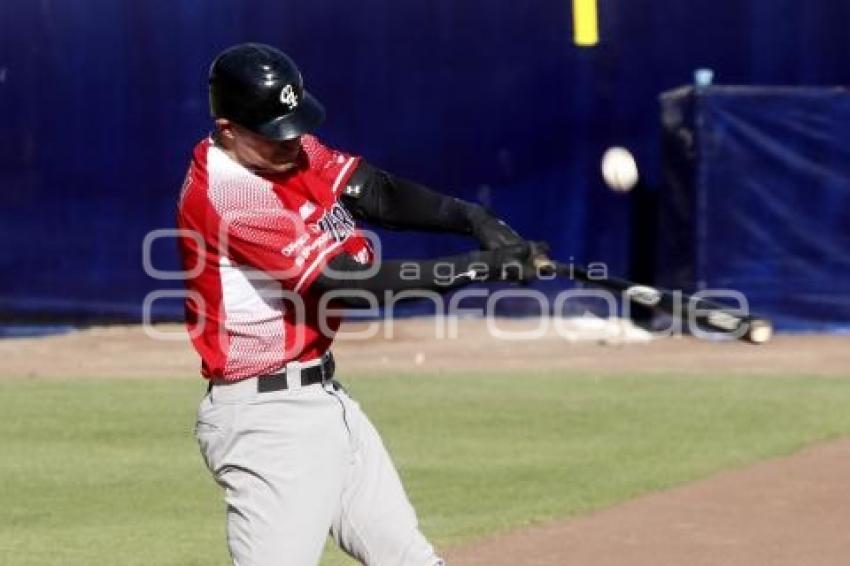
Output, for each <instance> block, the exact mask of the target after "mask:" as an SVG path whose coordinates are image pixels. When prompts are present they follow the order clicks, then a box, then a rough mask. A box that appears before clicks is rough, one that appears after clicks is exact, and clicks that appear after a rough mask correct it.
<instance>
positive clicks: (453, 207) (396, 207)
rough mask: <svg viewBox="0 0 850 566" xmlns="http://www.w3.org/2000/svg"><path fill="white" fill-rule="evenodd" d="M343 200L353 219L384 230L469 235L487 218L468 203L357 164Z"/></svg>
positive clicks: (368, 165)
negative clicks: (354, 217) (477, 224)
mask: <svg viewBox="0 0 850 566" xmlns="http://www.w3.org/2000/svg"><path fill="white" fill-rule="evenodd" d="M343 200H344V202H345V204H346V207H347V208H348V209H349V210H350V211H351V212H352V214H354V215H355V216H356V217H357V218H360V219H362V220H366V221H368V222H371V223H373V224H377V225H379V226H382V227H385V228H393V229H404V228H406V229H413V230H423V231H441V232H454V233H458V234H473V232H474V228H475V225H476V223H477V222H479V221H480V220H481V219H483V218H484V217H485V216H487V215H488V213H487V212H486V210H485V209H484V208H483V207H482V206H480V205H477V204H473V203H469V202H466V201H463V200H460V199H457V198H454V197H450V196H448V195H444V194H441V193H439V192H437V191H434V190H432V189H429V188H428V187H426V186H424V185H421V184H419V183H416V182H413V181H409V180H407V179H402V178H400V177H397V176H395V175H392V174H391V173H388V172H386V171H383V170H381V169H378V168H377V167H374V166H372V165H370V164H368V163H366V162H361V163H360V165H359V167H358V169H357V171H355V173H354V175H352V177H351V180H350V181H349V183H348V186H347V187H346V189H345V192H344V196H343Z"/></svg>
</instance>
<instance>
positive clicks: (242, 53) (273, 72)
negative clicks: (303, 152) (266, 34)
mask: <svg viewBox="0 0 850 566" xmlns="http://www.w3.org/2000/svg"><path fill="white" fill-rule="evenodd" d="M209 81H210V112H212V115H213V117H215V118H227V119H228V120H231V121H233V122H235V123H237V124H239V125H240V126H244V127H246V128H248V129H249V130H251V131H253V132H256V133H258V134H260V135H261V136H265V137H267V138H271V139H275V140H289V139H293V138H297V137H298V136H300V135H301V134H304V133H306V132H309V131H311V130H313V129H314V128H316V127H317V126H318V125H319V124H321V123H322V121H323V120H324V119H325V109H324V107H322V105H321V103H320V102H319V101H318V100H316V99H315V98H313V96H311V95H310V94H309V93H308V92H307V91H305V90H304V80H303V79H302V78H301V72H300V71H299V70H298V67H296V66H295V63H294V62H293V61H292V59H290V58H289V57H288V56H287V55H286V54H285V53H283V52H282V51H280V50H279V49H275V48H274V47H271V46H269V45H263V44H260V43H243V44H241V45H235V46H233V47H230V48H228V49H226V50H224V51H223V52H221V54H219V56H218V57H216V58H215V61H213V64H212V66H211V67H210V77H209Z"/></svg>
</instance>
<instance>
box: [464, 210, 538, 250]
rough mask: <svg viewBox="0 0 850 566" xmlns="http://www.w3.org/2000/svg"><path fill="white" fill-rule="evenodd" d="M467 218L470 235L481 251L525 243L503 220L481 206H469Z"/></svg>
mask: <svg viewBox="0 0 850 566" xmlns="http://www.w3.org/2000/svg"><path fill="white" fill-rule="evenodd" d="M467 218H468V219H469V224H470V226H471V228H472V235H473V236H474V237H475V239H476V240H478V243H479V244H480V245H481V249H482V250H495V249H497V248H504V247H508V246H517V245H520V244H523V243H525V240H523V239H522V237H521V236H520V235H519V234H517V233H516V231H515V230H514V229H513V228H511V227H510V226H508V225H507V223H505V221H504V220H501V219H499V218H497V217H496V216H494V215H493V214H491V213H490V212H489V211H488V210H487V209H486V208H484V207H483V206H480V205H469V207H468V208H467Z"/></svg>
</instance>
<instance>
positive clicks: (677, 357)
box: [0, 319, 850, 379]
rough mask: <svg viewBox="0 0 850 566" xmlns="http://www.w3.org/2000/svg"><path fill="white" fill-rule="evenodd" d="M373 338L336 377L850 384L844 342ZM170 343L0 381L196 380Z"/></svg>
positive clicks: (63, 351) (468, 334)
mask: <svg viewBox="0 0 850 566" xmlns="http://www.w3.org/2000/svg"><path fill="white" fill-rule="evenodd" d="M534 324H535V323H533V322H524V321H516V320H502V321H499V322H498V325H499V328H500V329H502V330H503V331H509V332H513V333H520V332H524V331H528V330H529V329H530V328H532V327H533V326H534ZM393 325H394V326H393V329H392V330H393V331H392V333H391V334H392V338H390V339H387V338H386V337H385V336H384V333H385V331H386V327H384V326H377V327H375V329H376V330H377V331H378V334H377V335H376V336H373V337H370V338H368V339H365V340H360V339H354V338H352V337H351V333H353V332H363V331H364V330H368V329H369V327H368V326H367V325H365V324H349V325H347V326H345V327H344V329H343V330H344V333H343V336H342V337H341V338H340V339H339V340H338V341H337V343H336V345H335V347H334V352H335V354H336V357H337V361H338V364H337V367H338V368H339V370H340V375H341V376H342V377H343V379H345V376H346V375H356V376H361V375H370V374H375V375H386V374H393V373H398V372H414V371H417V372H439V373H450V372H455V371H487V370H495V371H499V370H502V371H510V370H519V369H533V370H541V371H546V370H559V371H560V370H564V371H565V372H575V373H584V374H598V375H603V374H615V373H623V372H639V373H672V374H692V375H693V374H705V375H724V374H748V375H765V376H769V375H772V374H775V373H777V372H781V373H783V374H798V375H822V376H850V337H847V336H818V335H807V336H778V337H777V338H776V339H774V340H773V341H772V342H770V343H768V344H765V345H763V346H753V345H750V344H745V343H741V342H707V341H703V340H696V339H693V338H670V339H661V340H655V341H652V342H648V343H626V342H625V341H623V340H620V339H618V338H617V337H616V336H613V337H612V336H610V335H608V334H604V333H603V334H600V335H599V336H597V337H594V336H593V334H592V333H588V332H587V331H581V332H577V333H576V337H571V336H567V337H565V336H564V335H562V334H558V333H556V332H552V331H550V332H548V333H546V334H545V335H543V336H541V337H537V338H533V339H526V340H505V339H501V338H497V337H494V336H492V334H491V333H490V332H489V331H488V329H487V327H486V326H485V325H484V324H483V323H482V322H481V321H478V320H461V321H459V322H458V330H457V337H456V338H436V339H435V337H434V336H435V323H434V322H433V321H432V320H429V319H413V320H404V321H395V322H394V323H393ZM155 330H156V331H157V332H160V333H163V334H167V335H169V336H171V338H172V339H171V340H159V339H153V338H151V337H149V336H147V335H146V334H145V332H143V330H142V329H141V327H138V326H113V327H100V328H92V329H89V330H84V331H80V332H74V333H71V334H66V335H63V336H54V337H48V338H36V339H8V340H0V377H3V378H6V377H25V378H26V377H29V378H78V377H100V378H174V377H187V378H190V377H194V376H197V375H198V366H199V364H198V358H197V356H196V355H195V353H194V351H192V349H191V347H190V346H189V344H188V341H187V339H186V336H185V331H184V330H183V328H182V327H180V326H179V325H162V326H157V327H155Z"/></svg>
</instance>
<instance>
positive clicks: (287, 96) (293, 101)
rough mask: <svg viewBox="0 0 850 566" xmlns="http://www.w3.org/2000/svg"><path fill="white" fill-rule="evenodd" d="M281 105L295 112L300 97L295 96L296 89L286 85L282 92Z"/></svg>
mask: <svg viewBox="0 0 850 566" xmlns="http://www.w3.org/2000/svg"><path fill="white" fill-rule="evenodd" d="M280 103H281V104H283V105H284V106H286V107H287V108H289V109H290V110H295V109H296V108H297V107H298V95H297V94H295V89H294V88H292V85H286V86H285V87H283V90H281V91H280Z"/></svg>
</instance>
